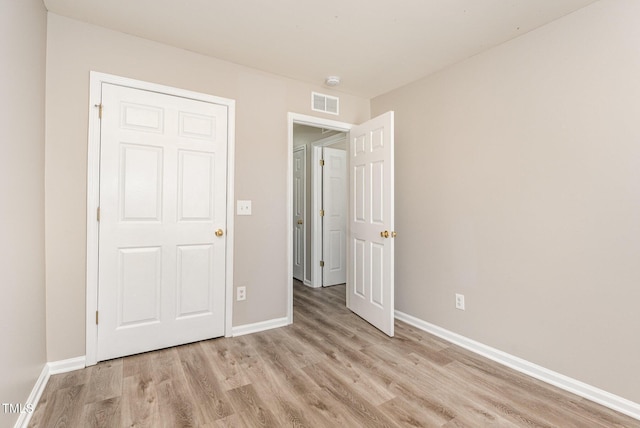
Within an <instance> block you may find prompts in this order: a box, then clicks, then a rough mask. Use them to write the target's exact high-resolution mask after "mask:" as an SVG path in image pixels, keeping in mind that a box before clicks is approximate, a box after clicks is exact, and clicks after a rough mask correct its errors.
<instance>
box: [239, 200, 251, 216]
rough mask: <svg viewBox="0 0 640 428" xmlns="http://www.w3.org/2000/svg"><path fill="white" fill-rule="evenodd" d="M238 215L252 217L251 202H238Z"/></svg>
mask: <svg viewBox="0 0 640 428" xmlns="http://www.w3.org/2000/svg"><path fill="white" fill-rule="evenodd" d="M237 212H238V215H251V201H240V200H239V201H238V206H237Z"/></svg>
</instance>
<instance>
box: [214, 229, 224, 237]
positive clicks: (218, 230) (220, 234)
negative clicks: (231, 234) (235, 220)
mask: <svg viewBox="0 0 640 428" xmlns="http://www.w3.org/2000/svg"><path fill="white" fill-rule="evenodd" d="M222 235H224V232H223V231H222V229H217V230H216V236H217V237H220V236H222Z"/></svg>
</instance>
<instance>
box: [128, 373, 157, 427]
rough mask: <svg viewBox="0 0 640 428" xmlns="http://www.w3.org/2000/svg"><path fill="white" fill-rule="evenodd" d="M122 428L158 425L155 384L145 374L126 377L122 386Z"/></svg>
mask: <svg viewBox="0 0 640 428" xmlns="http://www.w3.org/2000/svg"><path fill="white" fill-rule="evenodd" d="M121 420H122V426H126V427H148V428H152V427H154V426H158V424H159V409H158V395H157V393H156V389H155V383H154V382H153V380H152V378H151V377H150V376H148V375H146V374H141V375H132V376H127V377H126V378H124V380H123V385H122V402H121Z"/></svg>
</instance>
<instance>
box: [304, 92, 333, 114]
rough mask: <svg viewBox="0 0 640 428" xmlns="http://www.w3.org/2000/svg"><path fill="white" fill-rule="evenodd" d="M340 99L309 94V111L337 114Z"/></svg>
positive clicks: (313, 93) (314, 93)
mask: <svg viewBox="0 0 640 428" xmlns="http://www.w3.org/2000/svg"><path fill="white" fill-rule="evenodd" d="M339 104H340V99H339V98H338V97H332V96H331V95H325V94H319V93H317V92H312V93H311V110H313V111H321V112H324V113H330V114H336V115H337V114H338V112H339V107H338V106H339Z"/></svg>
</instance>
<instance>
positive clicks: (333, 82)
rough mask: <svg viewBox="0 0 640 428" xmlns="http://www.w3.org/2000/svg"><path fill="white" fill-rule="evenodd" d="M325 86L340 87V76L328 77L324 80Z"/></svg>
mask: <svg viewBox="0 0 640 428" xmlns="http://www.w3.org/2000/svg"><path fill="white" fill-rule="evenodd" d="M324 84H325V85H327V86H338V85H339V84H340V76H328V77H327V78H326V79H324Z"/></svg>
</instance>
